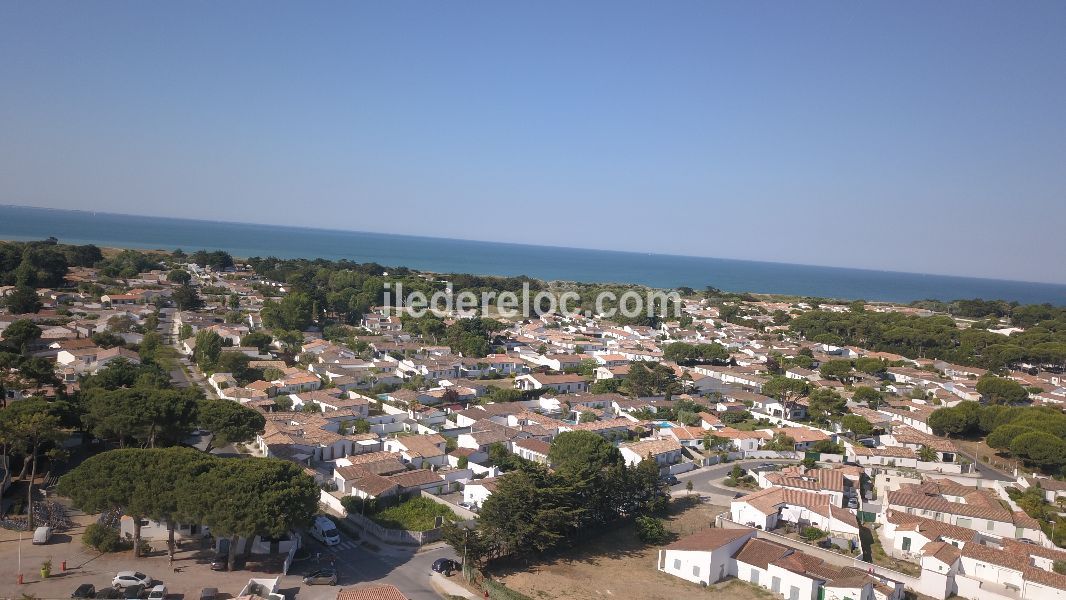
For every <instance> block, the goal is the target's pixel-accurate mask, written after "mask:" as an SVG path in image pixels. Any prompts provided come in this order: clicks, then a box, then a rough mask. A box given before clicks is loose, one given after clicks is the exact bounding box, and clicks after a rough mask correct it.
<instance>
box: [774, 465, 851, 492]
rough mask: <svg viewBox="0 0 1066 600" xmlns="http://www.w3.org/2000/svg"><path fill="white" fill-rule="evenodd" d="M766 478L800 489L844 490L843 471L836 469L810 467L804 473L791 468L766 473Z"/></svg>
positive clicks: (781, 484)
mask: <svg viewBox="0 0 1066 600" xmlns="http://www.w3.org/2000/svg"><path fill="white" fill-rule="evenodd" d="M766 480H767V481H769V482H770V483H773V484H775V485H779V486H782V487H790V488H798V489H801V490H829V491H833V492H843V491H844V473H843V472H841V471H839V470H837V469H811V470H810V471H807V472H806V473H797V472H795V471H793V470H789V471H782V472H779V473H767V475H766Z"/></svg>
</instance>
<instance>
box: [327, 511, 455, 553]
mask: <svg viewBox="0 0 1066 600" xmlns="http://www.w3.org/2000/svg"><path fill="white" fill-rule="evenodd" d="M345 518H346V519H348V520H349V521H351V522H352V523H353V524H354V525H355V526H356V527H358V528H359V529H361V530H362V531H364V532H365V533H369V534H370V535H372V536H374V537H376V538H378V539H379V540H381V541H382V542H385V543H386V544H399V545H406V546H422V545H425V544H430V543H433V542H435V541H437V540H439V539H440V538H441V530H440V528H437V529H429V530H426V531H408V530H407V529H388V528H386V527H382V526H381V525H378V524H377V523H375V522H374V521H372V520H370V519H369V518H367V517H364V516H363V515H360V514H356V513H348V516H347V517H345Z"/></svg>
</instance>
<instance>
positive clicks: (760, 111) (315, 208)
mask: <svg viewBox="0 0 1066 600" xmlns="http://www.w3.org/2000/svg"><path fill="white" fill-rule="evenodd" d="M1064 30H1066V5H1064V4H1062V3H1056V2H1033V3H1029V4H1027V5H1026V6H1025V9H1024V10H1019V9H1018V7H1017V6H1013V5H1007V4H992V3H983V4H973V3H963V2H945V3H938V4H935V5H930V4H925V3H918V2H904V3H896V4H892V5H891V6H889V5H851V4H842V3H835V2H816V3H811V4H805V5H802V6H783V5H774V6H773V7H772V10H769V9H768V5H760V4H744V5H739V4H738V5H730V4H703V3H696V2H682V3H678V4H676V5H671V7H670V8H669V9H668V10H667V9H664V8H663V7H660V6H651V5H646V4H639V3H629V2H621V3H616V2H612V3H603V2H589V3H582V4H580V5H570V4H566V3H551V2H549V3H542V4H538V5H536V6H517V5H500V4H494V3H479V2H472V3H465V4H462V5H448V6H447V7H445V6H436V5H425V6H417V7H416V6H413V5H392V4H390V5H378V6H370V5H359V6H353V5H348V4H345V3H325V4H323V5H321V8H320V10H316V11H313V12H312V11H304V10H302V9H301V7H299V6H297V5H285V4H269V5H264V4H261V3H255V4H252V3H249V2H233V3H227V4H224V5H170V6H167V5H158V4H138V3H125V2H114V3H96V4H66V3H51V2H41V3H32V4H24V3H8V4H7V5H6V6H5V9H4V18H3V19H0V52H2V53H3V54H4V56H6V57H9V60H6V61H4V63H3V64H2V65H0V77H2V78H3V81H4V82H5V85H4V86H3V87H2V88H0V128H2V129H3V130H4V131H5V132H6V135H4V136H0V190H2V192H0V203H3V204H12V205H26V206H36V207H44V208H62V209H77V210H90V211H91V210H97V211H106V212H112V213H120V214H137V215H147V216H161V217H178V218H194V219H206V220H222V221H231V222H238V223H239V222H251V221H254V222H258V223H263V224H274V225H298V226H306V227H329V228H333V229H339V230H349V231H371V232H382V233H391V234H400V235H417V236H429V237H441V238H451V239H467V240H484V241H493V242H509V243H519V244H534V245H546V246H556V247H568V248H588V249H601V250H619V251H629V252H649V253H656V254H667V255H680V256H696V257H716V258H726V259H738V260H752V261H767V262H778V263H786V264H802V265H824V266H835V267H845V268H860V269H872V270H882V271H894V272H907V273H940V274H949V275H957V276H965V277H981V278H990V279H1004V280H1015V281H1033V282H1045V283H1060V284H1061V283H1066V261H1063V260H1062V257H1063V256H1066V240H1064V236H1063V235H1062V224H1063V223H1066V201H1064V191H1066V169H1062V165H1063V164H1066V144H1064V143H1063V140H1064V139H1066V111H1063V110H1062V108H1061V107H1062V106H1066V36H1062V35H1061V32H1062V31H1064ZM279 41H283V43H279Z"/></svg>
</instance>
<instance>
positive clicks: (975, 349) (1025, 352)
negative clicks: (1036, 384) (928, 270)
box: [789, 305, 1066, 369]
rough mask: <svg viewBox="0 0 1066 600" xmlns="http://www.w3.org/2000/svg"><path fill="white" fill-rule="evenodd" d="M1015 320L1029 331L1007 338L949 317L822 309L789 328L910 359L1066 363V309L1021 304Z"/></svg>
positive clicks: (992, 365)
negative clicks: (963, 325) (962, 325)
mask: <svg viewBox="0 0 1066 600" xmlns="http://www.w3.org/2000/svg"><path fill="white" fill-rule="evenodd" d="M1009 318H1010V321H1011V324H1012V325H1015V326H1018V327H1024V328H1026V331H1024V332H1022V333H1014V334H1012V335H1010V336H1003V335H1000V334H998V333H991V332H989V331H986V330H982V329H974V328H970V329H959V328H958V327H957V326H956V325H955V321H954V319H952V318H951V317H948V316H943V315H940V316H931V317H920V316H914V315H904V314H901V313H894V312H885V313H880V312H859V313H856V312H844V313H838V312H831V311H821V310H812V311H808V312H806V313H803V314H802V315H799V316H797V317H796V318H794V319H793V320H792V322H791V323H790V324H789V328H790V329H791V330H792V331H793V332H795V333H799V334H801V335H803V336H804V337H806V338H807V339H811V340H815V341H820V342H826V343H832V344H848V345H856V346H861V347H863V348H868V349H871V350H879V351H885V352H893V353H896V354H901V355H903V356H906V357H909V358H939V359H943V360H947V361H950V362H954V363H958V364H964V365H975V366H982V367H987V368H991V369H999V368H1003V367H1005V366H1009V365H1013V364H1017V363H1019V362H1021V361H1031V362H1034V363H1037V364H1043V365H1048V366H1055V367H1060V368H1061V367H1066V308H1062V307H1053V306H1050V305H1031V306H1016V307H1013V308H1012V309H1011V310H1010V313H1009Z"/></svg>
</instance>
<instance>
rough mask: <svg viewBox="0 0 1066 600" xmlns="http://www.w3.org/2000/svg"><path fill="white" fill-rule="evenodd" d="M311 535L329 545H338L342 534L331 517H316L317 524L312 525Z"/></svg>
mask: <svg viewBox="0 0 1066 600" xmlns="http://www.w3.org/2000/svg"><path fill="white" fill-rule="evenodd" d="M311 537H313V538H315V539H316V540H318V541H320V542H322V543H323V544H325V545H327V546H336V545H337V544H339V543H341V534H340V532H339V531H337V526H336V525H334V524H333V521H332V520H330V518H329V517H317V518H315V524H314V525H312V526H311Z"/></svg>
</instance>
